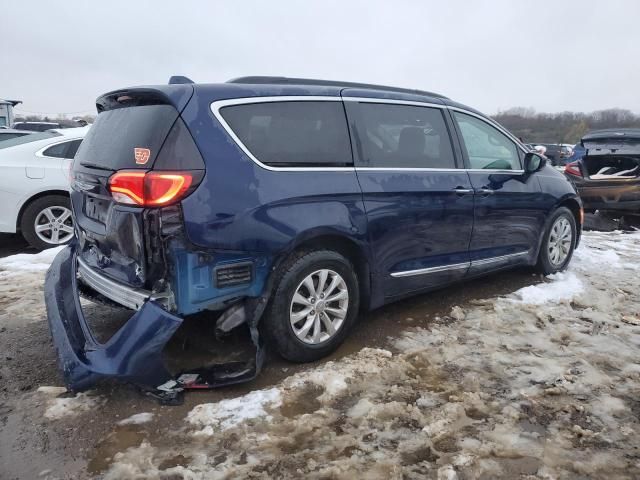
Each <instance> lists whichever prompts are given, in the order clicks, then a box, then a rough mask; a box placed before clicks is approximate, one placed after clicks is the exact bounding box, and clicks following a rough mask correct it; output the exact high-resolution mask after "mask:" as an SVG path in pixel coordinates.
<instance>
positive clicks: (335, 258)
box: [261, 250, 360, 362]
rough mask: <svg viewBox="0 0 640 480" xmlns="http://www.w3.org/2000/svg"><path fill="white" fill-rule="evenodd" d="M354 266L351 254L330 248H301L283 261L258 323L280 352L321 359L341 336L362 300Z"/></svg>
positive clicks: (298, 359)
mask: <svg viewBox="0 0 640 480" xmlns="http://www.w3.org/2000/svg"><path fill="white" fill-rule="evenodd" d="M354 272H355V269H354V267H353V265H352V264H351V262H349V260H347V259H346V258H345V257H343V256H342V255H340V254H339V253H337V252H334V251H331V250H319V251H308V250H307V251H301V252H299V253H296V254H294V255H293V256H292V257H291V258H289V259H288V260H286V261H285V263H284V264H283V265H282V267H281V268H280V269H279V275H278V278H277V279H276V282H275V283H274V285H275V287H274V291H273V295H272V298H271V301H270V303H269V306H268V308H267V311H266V312H265V317H264V319H263V321H262V324H261V329H262V331H263V333H264V334H265V336H266V337H267V339H268V340H269V341H270V343H271V344H272V345H273V346H274V347H275V349H276V350H277V352H278V353H279V354H280V355H281V356H282V357H284V358H285V359H287V360H290V361H294V362H311V361H314V360H319V359H320V358H322V357H324V356H326V355H328V354H329V353H331V352H333V351H334V350H335V349H336V348H338V346H339V345H340V344H341V343H342V342H343V341H344V339H345V338H346V336H347V334H348V333H349V330H350V328H351V326H352V325H353V323H354V322H355V320H356V317H357V315H358V308H359V305H360V295H359V286H358V278H357V277H356V275H355V273H354ZM323 279H324V288H320V287H322V285H321V284H322V283H323ZM331 287H333V289H331ZM294 296H295V299H294ZM325 302H326V304H325ZM345 309H346V312H345V311H344V310H345ZM305 329H306V330H305ZM317 329H319V330H317ZM332 330H334V331H332Z"/></svg>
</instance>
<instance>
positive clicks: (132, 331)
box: [45, 244, 266, 394]
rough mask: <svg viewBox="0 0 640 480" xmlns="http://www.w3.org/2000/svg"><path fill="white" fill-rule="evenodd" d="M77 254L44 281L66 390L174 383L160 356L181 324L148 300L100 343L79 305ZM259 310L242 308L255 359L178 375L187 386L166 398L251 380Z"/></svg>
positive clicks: (63, 255) (259, 356) (65, 253)
mask: <svg viewBox="0 0 640 480" xmlns="http://www.w3.org/2000/svg"><path fill="white" fill-rule="evenodd" d="M76 251H77V245H76V244H72V245H71V246H69V247H67V248H65V249H64V250H62V251H61V252H60V253H59V254H58V255H57V256H56V258H55V260H54V261H53V263H52V264H51V267H50V269H49V271H48V272H47V276H46V280H45V302H46V307H47V316H48V319H49V326H50V329H51V333H52V337H53V341H54V344H55V347H56V351H57V354H58V358H59V362H60V368H61V370H62V373H63V376H64V380H65V383H66V384H67V386H68V387H69V388H70V389H71V390H76V391H79V390H85V389H87V388H90V387H91V386H93V385H94V384H95V383H96V382H97V381H99V380H100V379H103V378H116V379H118V380H121V381H126V382H131V383H133V384H136V385H138V386H140V387H142V388H144V389H145V390H147V391H152V392H153V391H156V388H157V387H158V386H161V385H162V384H166V382H169V381H171V380H173V378H174V376H173V375H172V374H171V373H170V372H169V371H168V370H167V368H166V367H165V365H164V362H163V359H162V352H163V349H164V348H165V345H166V344H167V342H168V341H169V340H170V339H171V337H172V336H173V335H174V334H175V332H176V330H177V329H178V328H179V327H180V325H181V324H182V321H183V319H182V318H181V317H179V316H177V315H174V314H172V313H169V312H168V311H167V310H165V309H164V308H163V307H162V306H161V305H160V304H159V303H158V302H156V301H154V300H152V299H147V300H146V301H145V302H144V303H143V304H142V306H141V307H140V308H139V310H138V311H137V312H136V313H135V314H134V315H133V316H132V317H131V318H130V319H129V320H128V321H127V323H126V324H125V325H123V326H122V327H121V328H120V330H118V331H117V332H116V333H115V334H114V335H113V336H112V337H111V338H110V339H109V340H108V341H107V342H105V343H103V344H101V343H99V342H98V341H97V340H96V339H95V338H94V336H93V334H92V333H91V330H90V327H89V325H88V323H87V320H86V319H85V317H84V314H83V311H82V308H81V305H80V300H79V288H78V287H79V285H78V281H79V280H78V276H77V268H78V260H77V255H76ZM263 304H266V301H262V298H260V299H254V300H253V301H248V302H247V303H246V305H245V306H246V310H245V311H246V320H247V324H248V325H249V328H250V331H251V338H252V341H253V343H254V345H255V347H256V355H255V358H254V359H251V360H250V361H248V362H246V363H244V362H243V363H241V362H233V363H228V364H221V365H214V366H212V367H208V368H200V369H196V370H192V371H188V372H180V373H179V374H178V376H177V378H178V379H180V378H188V379H189V383H188V384H181V383H180V382H178V381H176V382H174V383H175V385H173V386H172V387H171V388H170V389H169V390H170V391H169V392H168V393H170V394H177V393H179V392H180V391H182V389H184V388H215V387H220V386H223V385H229V384H234V383H239V382H244V381H248V380H251V379H253V378H255V376H256V375H257V374H258V373H259V371H260V369H261V367H262V363H263V360H264V348H263V346H262V343H261V342H260V339H259V337H258V330H257V323H258V320H259V318H260V316H261V314H262V311H263V310H264V306H263ZM157 393H163V392H158V391H157ZM164 393H167V392H166V391H165V392H164Z"/></svg>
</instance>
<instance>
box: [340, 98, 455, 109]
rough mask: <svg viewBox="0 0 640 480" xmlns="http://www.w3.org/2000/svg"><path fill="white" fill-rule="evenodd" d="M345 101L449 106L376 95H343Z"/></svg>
mask: <svg viewBox="0 0 640 480" xmlns="http://www.w3.org/2000/svg"><path fill="white" fill-rule="evenodd" d="M342 100H344V101H345V102H359V103H388V104H392V105H407V106H410V107H427V108H439V109H441V110H445V109H446V108H447V106H446V105H444V104H438V103H430V102H416V101H413V100H392V99H388V98H375V97H342Z"/></svg>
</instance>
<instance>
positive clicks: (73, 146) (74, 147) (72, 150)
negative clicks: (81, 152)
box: [64, 140, 82, 158]
mask: <svg viewBox="0 0 640 480" xmlns="http://www.w3.org/2000/svg"><path fill="white" fill-rule="evenodd" d="M80 143H82V140H73V141H71V142H69V143H67V145H69V148H68V149H67V152H66V153H65V154H64V156H65V158H73V157H75V156H76V152H77V151H78V147H79V146H80Z"/></svg>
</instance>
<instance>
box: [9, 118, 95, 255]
mask: <svg viewBox="0 0 640 480" xmlns="http://www.w3.org/2000/svg"><path fill="white" fill-rule="evenodd" d="M88 130H89V128H88V127H82V128H65V129H61V130H48V131H46V132H38V133H31V134H29V135H25V136H22V137H18V138H13V139H11V140H6V141H4V142H1V143H0V172H1V174H0V205H2V208H1V209H0V232H3V233H16V232H20V233H22V236H23V237H24V238H25V239H26V240H27V242H29V244H30V245H32V246H33V247H35V248H37V249H40V250H41V249H45V248H49V247H55V246H58V245H63V244H66V243H68V242H69V241H71V239H72V238H73V218H72V216H71V205H70V202H69V170H70V167H71V160H72V159H73V157H74V155H75V153H76V150H78V147H79V146H80V143H81V142H82V139H83V137H84V135H85V134H86V133H87V131H88Z"/></svg>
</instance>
